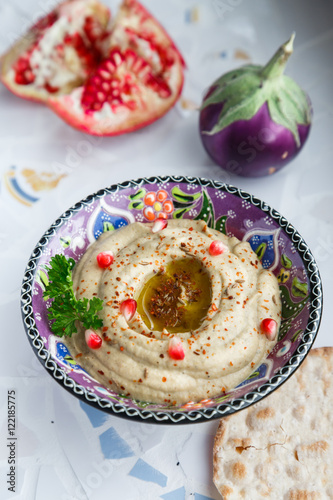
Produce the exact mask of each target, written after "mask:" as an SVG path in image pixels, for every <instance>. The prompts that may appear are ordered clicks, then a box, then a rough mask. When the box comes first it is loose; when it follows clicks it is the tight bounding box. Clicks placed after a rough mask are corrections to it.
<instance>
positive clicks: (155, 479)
mask: <svg viewBox="0 0 333 500" xmlns="http://www.w3.org/2000/svg"><path fill="white" fill-rule="evenodd" d="M129 475H130V476H133V477H137V478H138V479H142V481H149V482H152V483H156V484H159V485H160V486H166V484H167V480H168V478H167V476H165V475H164V474H162V472H160V471H159V470H157V469H155V467H152V466H151V465H149V464H147V462H145V461H144V460H142V459H141V458H139V460H138V461H137V462H136V464H135V465H134V467H133V469H132V470H131V471H130V472H129Z"/></svg>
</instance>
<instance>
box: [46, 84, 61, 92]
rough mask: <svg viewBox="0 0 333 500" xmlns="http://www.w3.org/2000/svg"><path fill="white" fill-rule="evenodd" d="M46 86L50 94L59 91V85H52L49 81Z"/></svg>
mask: <svg viewBox="0 0 333 500" xmlns="http://www.w3.org/2000/svg"><path fill="white" fill-rule="evenodd" d="M44 87H45V89H46V90H47V91H48V92H49V93H50V94H55V93H56V92H58V91H59V88H58V87H52V85H50V84H49V83H46V84H45V85H44Z"/></svg>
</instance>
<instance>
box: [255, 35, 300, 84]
mask: <svg viewBox="0 0 333 500" xmlns="http://www.w3.org/2000/svg"><path fill="white" fill-rule="evenodd" d="M294 38H295V33H293V34H292V35H291V37H290V38H289V40H288V41H287V42H285V43H284V44H283V45H281V47H280V48H279V49H278V50H277V51H276V52H275V54H274V55H273V57H272V58H271V59H270V60H269V61H268V63H267V64H266V66H264V67H263V69H262V71H261V73H260V74H261V76H262V77H263V79H266V80H271V79H272V78H277V77H279V76H281V75H282V74H283V72H284V69H285V67H286V64H287V61H288V59H289V57H290V56H291V54H292V53H293V43H294Z"/></svg>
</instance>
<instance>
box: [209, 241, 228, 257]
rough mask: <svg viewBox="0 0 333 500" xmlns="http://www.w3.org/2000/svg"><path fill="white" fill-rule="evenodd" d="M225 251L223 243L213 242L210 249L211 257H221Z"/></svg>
mask: <svg viewBox="0 0 333 500" xmlns="http://www.w3.org/2000/svg"><path fill="white" fill-rule="evenodd" d="M225 250H226V248H225V246H224V245H223V243H222V241H219V240H214V241H212V242H211V244H210V245H209V249H208V251H209V253H210V255H213V256H214V257H215V256H216V255H221V254H222V253H223V252H225Z"/></svg>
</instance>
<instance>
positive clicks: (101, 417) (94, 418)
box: [80, 401, 108, 427]
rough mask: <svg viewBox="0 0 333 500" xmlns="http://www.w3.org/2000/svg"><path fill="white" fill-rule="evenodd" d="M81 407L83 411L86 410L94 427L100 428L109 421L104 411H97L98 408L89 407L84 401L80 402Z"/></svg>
mask: <svg viewBox="0 0 333 500" xmlns="http://www.w3.org/2000/svg"><path fill="white" fill-rule="evenodd" d="M80 406H81V408H82V410H84V411H85V413H86V414H87V416H88V418H89V420H90V422H91V423H92V426H93V427H100V426H101V425H103V424H104V423H105V422H106V421H107V419H108V415H107V414H106V413H104V412H103V411H100V410H96V408H93V407H92V406H90V405H87V404H86V403H83V402H82V401H80Z"/></svg>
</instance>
